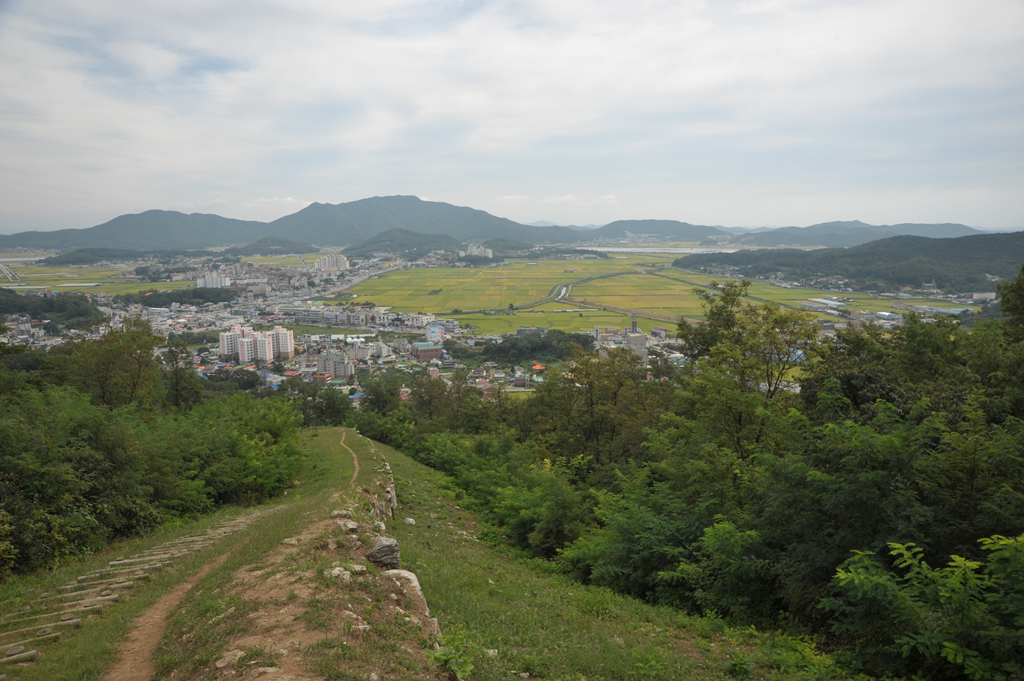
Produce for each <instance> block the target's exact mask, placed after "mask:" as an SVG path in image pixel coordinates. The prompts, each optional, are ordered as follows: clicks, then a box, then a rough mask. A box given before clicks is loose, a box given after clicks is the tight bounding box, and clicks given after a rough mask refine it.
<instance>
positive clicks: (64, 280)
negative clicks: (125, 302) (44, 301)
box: [9, 263, 195, 296]
mask: <svg viewBox="0 0 1024 681" xmlns="http://www.w3.org/2000/svg"><path fill="white" fill-rule="evenodd" d="M9 266H10V268H11V269H12V270H13V271H14V273H15V274H17V275H18V276H19V277H21V282H20V283H22V284H24V285H25V286H50V287H53V288H54V289H55V290H57V291H65V292H70V293H106V294H108V295H111V296H116V295H120V294H122V293H137V292H139V291H146V290H149V289H159V290H172V289H179V288H185V287H187V286H194V285H195V281H162V282H155V283H150V282H148V281H139V280H137V279H122V278H121V277H120V273H121V272H122V271H123V270H121V269H115V268H111V267H99V266H90V267H70V266H59V267H56V266H55V267H49V266H43V265H35V264H32V263H9ZM64 284H101V286H64Z"/></svg>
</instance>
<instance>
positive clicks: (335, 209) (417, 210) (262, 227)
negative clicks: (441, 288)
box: [0, 196, 580, 250]
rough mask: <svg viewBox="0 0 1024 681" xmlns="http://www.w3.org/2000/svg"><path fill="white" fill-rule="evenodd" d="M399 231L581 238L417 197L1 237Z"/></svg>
mask: <svg viewBox="0 0 1024 681" xmlns="http://www.w3.org/2000/svg"><path fill="white" fill-rule="evenodd" d="M396 228H399V229H406V230H409V231H414V232H420V233H424V234H444V235H447V236H449V237H452V238H454V239H456V240H458V241H460V242H461V241H467V240H474V241H486V240H487V239H494V238H507V239H517V240H519V241H528V242H530V243H532V244H548V243H560V242H574V241H577V240H578V239H579V238H580V237H579V234H578V233H577V232H576V231H574V230H571V229H569V228H568V227H532V226H530V225H521V224H519V223H518V222H513V221H512V220H508V219H506V218H499V217H495V216H494V215H491V214H490V213H485V212H484V211H482V210H475V209H473V208H465V207H461V206H453V205H451V204H448V203H440V202H436V201H423V200H421V199H419V198H417V197H415V196H383V197H374V198H370V199H362V200H360V201H352V202H351V203H340V204H329V203H314V204H311V205H309V206H306V207H305V208H303V209H302V210H300V211H299V212H297V213H293V214H291V215H286V216H284V217H282V218H278V219H277V220H274V221H273V222H254V221H248V220H233V219H231V218H223V217H220V216H219V215H206V214H202V213H192V214H185V213H179V212H176V211H166V210H149V211H146V212H145V213H139V214H134V215H122V216H120V217H116V218H114V219H113V220H111V221H109V222H105V223H103V224H102V225H97V226H96V227H90V228H88V229H62V230H57V231H54V232H21V233H19V234H10V235H0V248H19V247H20V248H44V249H64V250H70V249H76V248H122V249H129V250H166V249H179V248H200V249H201V248H210V247H216V246H228V245H234V244H248V243H251V242H254V241H257V240H259V239H263V238H266V237H273V238H283V239H289V240H292V241H301V242H304V243H309V244H314V245H317V246H348V245H351V244H356V243H359V242H363V241H365V240H367V239H369V238H371V237H373V236H376V235H378V234H380V233H382V232H386V231H388V230H391V229H396Z"/></svg>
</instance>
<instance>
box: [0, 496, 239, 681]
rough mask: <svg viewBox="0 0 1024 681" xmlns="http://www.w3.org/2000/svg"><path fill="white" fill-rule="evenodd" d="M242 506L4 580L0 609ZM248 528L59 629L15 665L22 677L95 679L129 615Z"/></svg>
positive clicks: (204, 525) (230, 544)
mask: <svg viewBox="0 0 1024 681" xmlns="http://www.w3.org/2000/svg"><path fill="white" fill-rule="evenodd" d="M245 511H246V509H240V508H230V509H224V510H222V511H220V512H218V513H216V514H213V515H211V516H207V517H206V518H203V519H202V520H199V521H196V522H193V523H187V524H180V525H174V526H169V527H165V528H163V529H161V530H158V531H157V532H155V533H153V534H151V535H149V536H147V537H145V538H141V539H137V540H133V541H127V542H121V543H119V544H116V545H114V546H111V547H110V548H108V549H106V550H104V551H101V552H99V553H97V554H95V555H94V556H92V557H91V558H89V559H88V560H85V561H81V562H77V563H73V564H70V565H67V566H64V567H61V568H58V569H57V570H55V571H53V572H50V573H38V574H35V575H29V576H26V577H18V578H14V579H11V580H8V581H7V582H5V583H4V584H3V586H2V587H0V612H5V613H7V612H11V611H13V610H14V609H15V608H16V607H17V606H19V605H20V604H22V603H25V602H27V601H28V600H30V599H31V598H35V597H37V596H38V594H39V593H40V592H42V591H51V592H52V591H54V590H55V588H56V587H57V586H61V585H63V584H67V583H68V582H70V581H73V580H74V579H75V578H76V577H78V576H79V575H81V574H84V573H85V572H88V571H90V570H96V569H100V568H103V567H106V564H107V561H110V560H113V559H114V558H115V557H117V556H122V555H131V554H135V553H138V552H140V551H144V550H146V549H149V548H152V547H153V546H156V545H157V544H161V543H163V542H165V541H168V540H170V539H174V538H177V537H180V536H183V535H186V534H193V533H196V532H201V531H202V530H204V529H206V528H208V527H210V526H212V525H213V524H215V523H217V522H219V521H221V520H225V519H228V518H232V517H235V516H237V515H239V514H241V513H244V512H245ZM252 531H253V530H252V528H251V527H250V528H248V529H247V530H244V531H239V532H236V533H234V534H232V535H230V536H229V537H226V538H225V539H222V540H221V541H219V542H217V543H216V544H215V545H213V546H211V547H208V548H205V549H202V550H200V551H197V552H196V553H194V554H189V555H188V556H186V557H184V558H179V559H178V560H177V561H175V563H174V565H173V566H171V567H168V568H165V569H163V570H160V571H157V572H155V573H153V575H152V579H151V581H148V582H136V586H135V588H134V589H133V590H132V591H131V594H130V597H129V598H128V599H127V601H125V600H124V599H122V602H120V603H118V604H116V605H114V606H112V607H109V608H106V609H105V610H104V611H103V614H102V616H101V618H100V619H98V620H96V621H87V622H85V623H84V625H83V626H82V628H80V629H71V630H66V631H64V632H63V640H62V642H61V643H60V644H59V645H52V646H49V647H48V648H46V649H45V651H44V654H43V655H42V656H41V657H40V658H39V660H38V662H36V664H34V665H31V666H28V667H23V668H20V669H19V670H18V678H19V679H23V680H24V681H34V680H36V679H38V680H40V681H63V680H64V679H67V680H71V679H96V678H99V676H100V674H101V673H102V672H103V669H104V668H105V667H106V666H107V665H108V664H109V663H110V662H111V661H112V660H113V657H114V654H115V652H116V649H115V647H114V646H115V644H116V643H117V642H118V641H119V640H120V639H121V638H122V637H123V636H124V635H125V634H126V633H127V631H128V629H129V628H130V627H131V622H132V619H134V618H135V617H136V616H137V615H139V614H140V613H141V612H142V611H143V610H145V609H146V608H147V607H149V606H150V605H152V604H153V602H155V601H156V599H157V598H159V597H160V596H161V595H162V594H164V593H165V592H167V591H169V590H170V589H172V588H173V587H174V586H175V585H176V584H178V583H179V582H181V581H182V580H184V579H187V578H188V577H189V576H191V575H192V574H194V573H195V572H196V571H197V570H198V569H199V568H200V567H201V566H202V565H203V564H205V563H207V562H209V561H210V560H211V559H213V558H214V557H216V556H218V555H220V554H221V553H223V552H225V551H227V550H229V549H231V548H232V547H234V546H237V545H239V544H240V543H244V542H245V541H246V538H247V537H248V535H249V534H251V533H252Z"/></svg>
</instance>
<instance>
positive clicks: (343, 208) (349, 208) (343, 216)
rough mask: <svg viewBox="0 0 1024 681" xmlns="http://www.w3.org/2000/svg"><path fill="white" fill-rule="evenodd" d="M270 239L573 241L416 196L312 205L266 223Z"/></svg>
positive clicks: (565, 233) (560, 230) (573, 235)
mask: <svg viewBox="0 0 1024 681" xmlns="http://www.w3.org/2000/svg"><path fill="white" fill-rule="evenodd" d="M270 227H271V228H272V229H273V230H274V233H281V230H287V232H288V234H290V235H291V236H292V237H294V238H300V239H303V240H305V241H308V242H310V243H314V244H322V245H325V246H344V245H346V244H351V243H353V242H360V241H364V240H366V239H368V238H369V237H371V236H374V235H376V234H380V233H382V232H386V231H388V230H391V229H395V228H400V229H406V230H410V231H413V232H420V233H423V234H446V235H448V236H450V237H453V238H455V239H458V240H459V241H465V240H466V239H491V238H499V237H501V238H508V239H519V240H522V241H528V242H530V243H532V244H540V243H557V242H563V241H577V240H578V239H579V238H580V237H579V234H578V233H577V232H574V231H573V230H571V229H567V228H565V227H530V226H528V225H521V224H519V223H518V222H513V221H512V220H508V219H506V218H499V217H496V216H494V215H491V214H490V213H486V212H484V211H482V210H475V209H473V208H466V207H463V206H453V205H451V204H449V203H442V202H439V201H423V200H422V199H419V198H417V197H415V196H375V197H373V198H369V199H362V200H359V201H352V202H350V203H340V204H336V205H331V204H323V203H314V204H312V205H310V206H308V207H306V208H303V209H302V210H300V211H299V212H297V213H294V214H292V215H286V216H285V217H283V218H279V219H277V220H275V221H274V222H271V223H270Z"/></svg>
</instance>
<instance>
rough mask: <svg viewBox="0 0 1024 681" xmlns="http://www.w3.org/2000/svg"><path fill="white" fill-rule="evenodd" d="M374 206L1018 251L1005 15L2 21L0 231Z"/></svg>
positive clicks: (1015, 135) (1020, 43) (786, 6)
mask: <svg viewBox="0 0 1024 681" xmlns="http://www.w3.org/2000/svg"><path fill="white" fill-rule="evenodd" d="M391 194H414V195H417V196H420V197H421V198H425V199H430V200H435V201H446V202H449V203H454V204H458V205H467V206H472V207H474V208H480V209H483V210H486V211H488V212H491V213H494V214H496V215H501V216H504V217H509V218H512V219H514V220H518V221H521V222H532V221H535V220H548V221H552V222H557V223H561V224H589V223H597V224H602V223H606V222H610V221H612V220H616V219H620V218H667V219H677V220H685V221H689V222H695V223H703V224H721V225H748V226H755V225H807V224H812V223H815V222H823V221H828V220H852V219H860V220H864V221H866V222H872V223H875V224H880V223H895V222H962V223H966V224H970V225H974V226H979V227H1011V226H1024V0H983V1H982V2H969V1H968V0H959V1H954V2H950V1H947V0H920V1H917V0H906V1H905V0H878V1H874V0H870V1H863V2H861V1H857V0H836V1H833V2H814V1H789V0H764V1H760V0H759V1H752V2H741V1H736V2H731V1H728V0H717V1H713V2H688V1H686V0H671V1H669V2H645V1H643V0H632V1H630V2H624V1H623V0H612V1H609V2H605V1H603V0H579V1H576V0H567V1H564V2H563V1H558V0H544V1H543V2H528V1H520V2H486V1H482V2H445V1H443V0H435V1H432V2H411V1H409V2H407V1H404V0H393V1H392V0H374V1H373V2H355V1H353V0H341V1H339V2H325V1H323V0H288V1H287V2H283V1H282V2H274V1H267V0H244V1H241V0H239V1H235V0H201V1H200V0H175V1H174V2H167V1H166V0H131V1H130V2H126V1H124V0H118V1H116V2H114V1H111V0H88V1H84V2H83V1H82V0H75V1H73V2H72V1H70V0H45V2H38V1H37V2H29V1H27V0H25V1H21V0H18V1H14V2H11V1H10V0H0V232H17V231H23V230H26V229H57V228H63V227H88V226H91V225H94V224H98V223H100V222H104V221H106V220H108V219H110V218H112V217H115V216H117V215H120V214H123V213H134V212H140V211H143V210H147V209H151V208H162V209H169V210H180V211H184V212H210V213H217V214H220V215H225V216H228V217H237V218H247V219H256V220H271V219H274V218H277V217H280V216H281V215H285V214H288V213H292V212H295V211H296V210H298V209H300V208H302V207H303V206H305V205H307V204H309V203H310V202H313V201H319V202H325V203H340V202H344V201H352V200H355V199H360V198H365V197H368V196H382V195H391Z"/></svg>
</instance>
